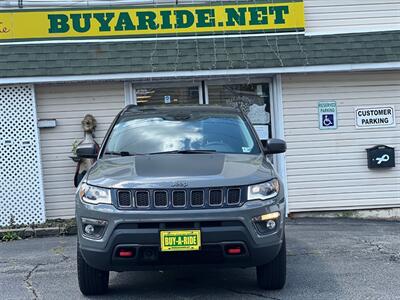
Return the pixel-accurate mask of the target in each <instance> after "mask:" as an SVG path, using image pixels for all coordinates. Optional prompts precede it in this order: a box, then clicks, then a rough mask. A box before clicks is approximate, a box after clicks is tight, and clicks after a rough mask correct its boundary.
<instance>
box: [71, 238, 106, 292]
mask: <svg viewBox="0 0 400 300" xmlns="http://www.w3.org/2000/svg"><path fill="white" fill-rule="evenodd" d="M77 250H78V251H77V265H78V282H79V288H80V290H81V292H82V294H84V295H102V294H105V293H107V291H108V278H109V275H110V272H109V271H101V270H97V269H95V268H92V267H91V266H89V265H88V264H87V263H86V261H85V259H84V258H83V256H82V253H81V251H80V249H79V246H78V247H77Z"/></svg>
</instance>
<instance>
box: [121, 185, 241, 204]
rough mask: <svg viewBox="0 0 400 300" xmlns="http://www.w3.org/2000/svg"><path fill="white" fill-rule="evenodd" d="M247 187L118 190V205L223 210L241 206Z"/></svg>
mask: <svg viewBox="0 0 400 300" xmlns="http://www.w3.org/2000/svg"><path fill="white" fill-rule="evenodd" d="M244 188H245V187H230V188H205V189H201V188H200V189H181V190H174V189H166V190H145V189H142V190H129V189H125V190H118V191H117V204H118V206H119V207H121V208H133V207H135V208H137V209H151V208H155V209H166V208H175V209H189V208H197V209H199V208H218V207H220V208H222V207H237V206H240V205H241V204H242V203H243V201H244V200H245V199H242V189H244Z"/></svg>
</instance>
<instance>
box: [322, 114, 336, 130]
mask: <svg viewBox="0 0 400 300" xmlns="http://www.w3.org/2000/svg"><path fill="white" fill-rule="evenodd" d="M322 126H323V127H334V126H335V117H334V115H333V114H327V115H322Z"/></svg>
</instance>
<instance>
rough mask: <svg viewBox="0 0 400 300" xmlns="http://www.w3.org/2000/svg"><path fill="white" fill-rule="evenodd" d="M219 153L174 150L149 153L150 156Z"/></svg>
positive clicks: (212, 151)
mask: <svg viewBox="0 0 400 300" xmlns="http://www.w3.org/2000/svg"><path fill="white" fill-rule="evenodd" d="M214 152H217V151H216V150H172V151H162V152H153V153H148V155H155V154H208V153H214Z"/></svg>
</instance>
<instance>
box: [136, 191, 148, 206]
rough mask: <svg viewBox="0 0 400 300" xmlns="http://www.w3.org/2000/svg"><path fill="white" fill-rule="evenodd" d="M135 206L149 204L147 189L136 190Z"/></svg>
mask: <svg viewBox="0 0 400 300" xmlns="http://www.w3.org/2000/svg"><path fill="white" fill-rule="evenodd" d="M136 206H137V207H149V206H150V199H149V192H147V191H141V192H136Z"/></svg>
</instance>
